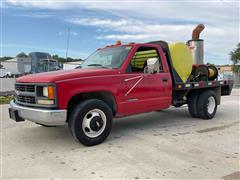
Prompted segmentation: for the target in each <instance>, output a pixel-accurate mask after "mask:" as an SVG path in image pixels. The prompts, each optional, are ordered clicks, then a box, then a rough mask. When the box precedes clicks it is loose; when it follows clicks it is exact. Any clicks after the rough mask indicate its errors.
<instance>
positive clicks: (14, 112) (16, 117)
mask: <svg viewBox="0 0 240 180" xmlns="http://www.w3.org/2000/svg"><path fill="white" fill-rule="evenodd" d="M8 111H9V117H10V118H11V119H13V120H14V121H16V122H19V121H24V119H23V118H21V117H20V116H19V114H18V111H17V110H15V109H12V108H9V109H8Z"/></svg>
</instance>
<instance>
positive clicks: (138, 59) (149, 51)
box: [127, 46, 163, 73]
mask: <svg viewBox="0 0 240 180" xmlns="http://www.w3.org/2000/svg"><path fill="white" fill-rule="evenodd" d="M149 58H157V59H158V60H159V64H160V66H159V69H160V72H162V71H163V68H162V62H161V59H160V57H159V55H158V52H157V49H156V48H153V47H146V46H145V47H140V48H138V50H137V51H136V52H135V54H134V56H133V58H132V59H131V62H130V64H129V65H128V68H127V72H128V73H144V68H145V67H146V66H147V60H148V59H149Z"/></svg>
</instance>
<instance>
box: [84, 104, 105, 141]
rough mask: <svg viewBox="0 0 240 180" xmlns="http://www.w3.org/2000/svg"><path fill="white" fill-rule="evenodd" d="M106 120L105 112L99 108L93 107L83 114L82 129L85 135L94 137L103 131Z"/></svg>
mask: <svg viewBox="0 0 240 180" xmlns="http://www.w3.org/2000/svg"><path fill="white" fill-rule="evenodd" d="M106 122H107V118H106V115H105V113H104V112H103V111H102V110H100V109H93V110H90V111H88V113H86V115H85V116H84V118H83V123H82V130H83V132H84V134H85V135H86V136H88V137H90V138H95V137H98V136H99V135H101V134H102V133H103V131H104V129H105V127H106Z"/></svg>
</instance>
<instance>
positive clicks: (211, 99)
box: [207, 96, 216, 114]
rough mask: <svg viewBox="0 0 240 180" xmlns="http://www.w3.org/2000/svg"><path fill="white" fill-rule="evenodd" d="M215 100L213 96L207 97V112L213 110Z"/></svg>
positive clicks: (210, 112)
mask: <svg viewBox="0 0 240 180" xmlns="http://www.w3.org/2000/svg"><path fill="white" fill-rule="evenodd" d="M215 106H216V101H215V99H214V97H213V96H210V97H209V98H208V104H207V111H208V113H209V114H212V113H213V112H214V110H215Z"/></svg>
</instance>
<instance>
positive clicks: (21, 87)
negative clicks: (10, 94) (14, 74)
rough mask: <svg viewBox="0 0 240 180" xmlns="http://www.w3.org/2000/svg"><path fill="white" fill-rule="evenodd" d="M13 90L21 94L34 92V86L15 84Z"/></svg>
mask: <svg viewBox="0 0 240 180" xmlns="http://www.w3.org/2000/svg"><path fill="white" fill-rule="evenodd" d="M15 89H16V90H17V91H22V92H35V86H34V85H30V84H16V85H15Z"/></svg>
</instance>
